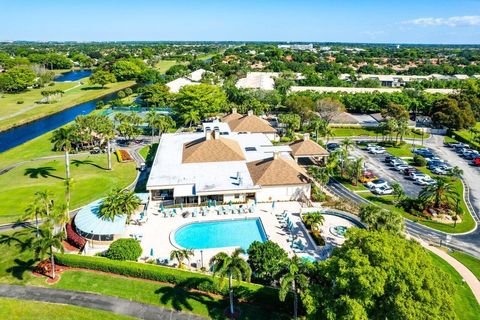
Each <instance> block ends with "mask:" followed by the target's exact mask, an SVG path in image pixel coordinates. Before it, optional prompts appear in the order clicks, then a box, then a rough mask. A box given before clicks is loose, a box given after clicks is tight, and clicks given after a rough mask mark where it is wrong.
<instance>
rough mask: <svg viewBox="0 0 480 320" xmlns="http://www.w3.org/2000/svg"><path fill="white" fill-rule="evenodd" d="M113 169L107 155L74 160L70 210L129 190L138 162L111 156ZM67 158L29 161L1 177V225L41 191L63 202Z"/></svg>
mask: <svg viewBox="0 0 480 320" xmlns="http://www.w3.org/2000/svg"><path fill="white" fill-rule="evenodd" d="M112 160H113V161H112V162H113V170H112V171H108V170H106V169H105V168H106V167H107V156H106V155H104V154H102V155H84V156H78V157H76V158H73V159H71V175H72V178H73V189H72V194H71V195H72V198H71V208H72V209H73V208H78V207H80V206H82V205H85V204H87V203H89V202H91V201H93V200H96V199H98V198H101V197H102V196H104V195H105V194H106V193H107V192H108V191H110V190H111V189H112V188H114V187H116V186H118V187H126V186H127V185H129V184H130V183H131V182H133V180H134V179H135V176H136V171H135V163H133V162H131V163H118V162H117V160H116V158H115V156H112ZM64 177H65V169H64V159H63V157H62V158H58V159H54V160H39V161H34V162H27V163H25V164H23V165H21V166H18V167H16V168H14V169H12V170H11V171H9V172H7V173H5V174H3V175H0V224H1V223H8V222H13V221H15V220H17V219H18V218H19V217H20V216H21V215H22V214H23V212H24V210H25V208H26V207H27V206H28V204H29V203H30V202H31V200H32V199H33V197H34V193H35V192H36V191H39V190H49V191H51V192H53V193H54V195H55V198H56V199H57V201H63V199H64V192H65V191H64V190H65V185H64Z"/></svg>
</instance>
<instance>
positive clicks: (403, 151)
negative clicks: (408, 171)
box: [386, 143, 418, 158]
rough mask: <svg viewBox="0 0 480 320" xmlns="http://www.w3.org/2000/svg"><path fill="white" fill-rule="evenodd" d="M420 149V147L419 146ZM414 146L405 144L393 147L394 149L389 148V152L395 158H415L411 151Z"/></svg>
mask: <svg viewBox="0 0 480 320" xmlns="http://www.w3.org/2000/svg"><path fill="white" fill-rule="evenodd" d="M417 147H418V146H417ZM412 148H413V146H412V145H411V144H407V143H406V144H404V145H401V146H392V147H387V148H386V149H387V152H388V153H390V154H391V155H392V156H395V157H400V158H404V157H413V153H412V151H411V149H412Z"/></svg>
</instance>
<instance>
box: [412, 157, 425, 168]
mask: <svg viewBox="0 0 480 320" xmlns="http://www.w3.org/2000/svg"><path fill="white" fill-rule="evenodd" d="M413 164H414V165H415V166H417V167H424V166H426V165H427V160H425V158H424V157H422V156H420V155H418V154H416V155H414V156H413Z"/></svg>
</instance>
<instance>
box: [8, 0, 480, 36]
mask: <svg viewBox="0 0 480 320" xmlns="http://www.w3.org/2000/svg"><path fill="white" fill-rule="evenodd" d="M0 40H38V41H47V40H57V41H63V40H77V41H104V40H218V41H220V40H239V41H249V40H250V41H264V40H265V41H334V42H393V43H472V44H480V0H436V1H433V0H416V1H413V0H402V1H386V0H383V1H373V0H372V1H368V0H333V1H332V0H330V1H324V0H317V1H307V0H293V1H292V0H277V1H272V0H257V1H253V0H243V1H237V0H223V1H220V0H201V1H193V0H189V1H185V0H173V1H172V0H169V1H159V0H157V1H154V0H150V1H149V0H135V1H123V0H116V1H114V0H96V1H95V0H78V1H70V0H57V1H53V0H41V1H38V0H37V1H33V0H0Z"/></svg>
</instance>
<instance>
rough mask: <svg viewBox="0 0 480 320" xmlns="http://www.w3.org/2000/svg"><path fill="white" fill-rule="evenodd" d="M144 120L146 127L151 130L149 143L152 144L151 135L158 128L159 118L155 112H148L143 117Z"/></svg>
mask: <svg viewBox="0 0 480 320" xmlns="http://www.w3.org/2000/svg"><path fill="white" fill-rule="evenodd" d="M145 120H146V121H147V123H148V126H149V127H150V129H151V130H152V141H151V143H152V144H153V135H154V133H155V128H156V127H157V126H158V122H159V121H161V120H160V116H159V115H158V113H157V112H156V111H155V110H150V111H148V112H147V115H146V116H145Z"/></svg>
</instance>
